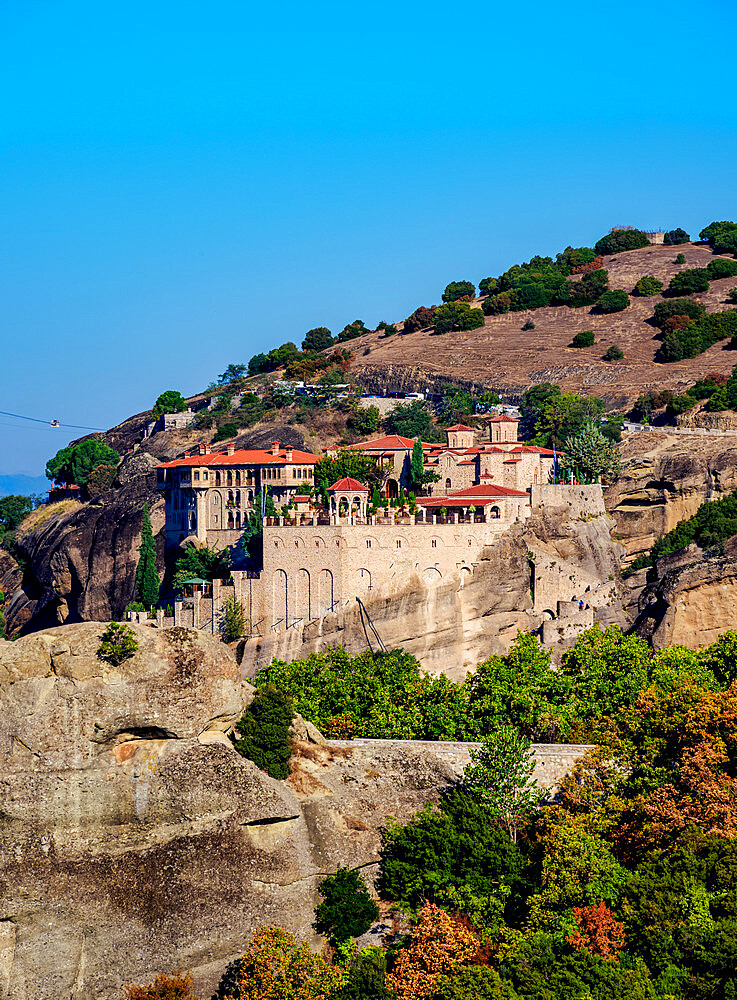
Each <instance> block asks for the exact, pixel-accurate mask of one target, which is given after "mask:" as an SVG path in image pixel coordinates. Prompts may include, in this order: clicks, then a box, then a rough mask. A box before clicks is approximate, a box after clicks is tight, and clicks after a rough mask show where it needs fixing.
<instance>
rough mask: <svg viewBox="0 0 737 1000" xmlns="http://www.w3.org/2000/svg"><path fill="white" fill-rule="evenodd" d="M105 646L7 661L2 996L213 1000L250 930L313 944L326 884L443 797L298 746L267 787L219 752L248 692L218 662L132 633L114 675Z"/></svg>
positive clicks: (438, 776)
mask: <svg viewBox="0 0 737 1000" xmlns="http://www.w3.org/2000/svg"><path fill="white" fill-rule="evenodd" d="M100 633H101V626H100V625H96V624H93V623H87V624H81V625H71V626H66V627H63V628H56V629H51V630H49V631H47V632H40V633H36V634H34V635H32V636H28V637H26V638H24V639H20V640H18V641H16V642H13V643H3V642H0V718H1V719H2V722H1V723H0V725H1V726H2V739H0V753H1V755H2V757H1V763H0V775H1V776H0V787H1V790H2V794H1V800H2V814H0V872H1V873H2V874H1V875H0V995H2V996H8V997H13V998H14V1000H58V998H59V997H70V998H79V1000H82V998H84V1000H90V998H104V1000H108V998H110V1000H112V998H113V997H116V998H117V997H118V996H119V993H120V986H121V983H122V982H123V981H125V980H127V979H132V980H140V979H145V978H146V977H147V976H151V975H152V974H153V973H155V972H156V971H163V970H168V969H173V968H192V969H193V970H194V971H195V973H196V976H197V979H198V982H199V983H200V985H201V986H202V989H203V995H205V992H206V991H207V990H209V989H211V988H212V987H213V985H214V982H215V981H216V980H217V978H218V975H219V974H220V972H222V969H223V967H224V966H225V965H226V964H227V962H228V961H229V960H230V959H232V958H233V957H234V956H235V955H237V954H238V953H239V952H242V950H243V947H244V944H245V942H246V941H247V940H248V938H249V936H250V935H251V933H252V932H253V931H254V929H255V928H256V927H258V926H260V925H262V924H267V923H271V922H279V923H281V924H283V925H285V926H287V927H289V928H291V929H292V930H294V931H295V932H296V933H297V934H298V935H299V936H300V937H302V938H305V937H307V938H310V937H312V931H311V921H312V920H313V919H314V916H313V908H314V906H315V904H316V902H317V895H316V884H317V882H318V881H319V877H320V875H321V874H324V873H326V872H331V871H334V870H335V869H336V867H337V866H338V865H339V864H341V863H343V864H349V863H350V864H351V865H355V864H361V863H370V862H372V861H374V860H375V859H376V851H377V846H378V834H377V829H378V827H379V825H380V824H381V823H383V822H384V819H385V817H386V816H387V815H390V814H394V815H396V816H399V817H406V816H408V815H409V814H410V813H411V812H413V811H414V810H415V809H417V808H420V807H421V806H422V805H423V804H424V803H425V802H426V801H428V800H431V799H432V798H434V797H435V796H436V795H437V793H438V791H439V790H440V789H441V788H442V787H443V786H444V785H447V784H448V783H449V782H450V781H452V780H453V772H452V769H451V768H450V767H449V766H448V765H447V764H444V763H442V762H441V761H439V760H438V759H436V758H434V757H433V756H432V755H431V754H427V753H422V752H421V751H418V750H414V751H413V750H406V751H403V750H401V748H400V749H399V750H398V749H396V748H392V747H389V748H386V749H385V750H383V751H379V752H378V753H377V754H375V755H374V756H373V757H372V758H371V762H370V765H369V763H368V762H367V760H366V759H365V758H362V757H361V755H360V754H359V755H358V757H357V758H356V759H355V760H354V758H353V754H352V751H351V750H349V749H346V750H338V749H336V750H331V749H330V748H329V747H325V746H321V745H319V744H313V743H309V742H303V743H300V744H299V746H300V747H301V750H298V757H297V759H296V765H295V767H294V772H293V774H292V776H291V777H290V780H289V782H286V783H285V782H278V781H274V780H273V779H271V778H269V777H268V776H267V775H265V774H263V773H262V772H261V771H259V770H258V769H257V768H256V767H255V765H253V764H251V763H250V762H249V761H246V760H243V759H242V758H240V757H239V756H238V755H237V754H236V753H235V751H234V750H233V748H232V746H231V745H230V743H229V741H228V740H227V739H225V737H224V736H223V731H224V730H227V729H228V727H229V726H230V725H231V724H232V723H233V722H234V721H235V720H236V719H237V718H238V717H239V716H240V714H241V712H242V710H243V707H244V705H245V704H246V703H247V702H248V700H250V697H251V690H252V689H251V688H250V687H249V685H247V684H246V683H245V682H243V681H241V680H240V678H239V670H238V667H237V664H236V663H235V660H234V658H233V656H232V654H231V653H230V652H229V650H228V649H227V647H226V646H224V645H223V644H221V643H220V642H218V641H216V640H215V639H213V638H212V637H210V638H208V637H206V636H203V635H201V634H199V633H194V632H188V631H185V630H171V631H166V632H158V631H157V630H154V629H151V628H148V627H145V626H141V627H137V628H136V634H137V637H138V641H139V644H140V645H139V649H138V651H137V652H136V653H135V655H134V656H133V657H132V658H131V659H129V660H126V661H125V662H124V663H123V664H122V665H121V666H120V667H119V668H113V667H111V666H109V665H107V664H105V663H102V662H100V661H99V660H98V659H97V657H96V650H97V647H98V644H99V636H100ZM309 729H311V727H307V726H306V725H304V724H302V725H301V727H300V735H302V736H303V737H309V735H310V732H309ZM312 734H313V737H314V734H315V730H312ZM208 995H209V994H208Z"/></svg>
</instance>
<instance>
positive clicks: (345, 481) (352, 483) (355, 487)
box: [328, 476, 369, 493]
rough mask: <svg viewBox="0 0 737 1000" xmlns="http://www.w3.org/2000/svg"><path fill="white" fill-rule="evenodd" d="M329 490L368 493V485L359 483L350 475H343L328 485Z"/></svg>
mask: <svg viewBox="0 0 737 1000" xmlns="http://www.w3.org/2000/svg"><path fill="white" fill-rule="evenodd" d="M328 489H329V490H341V491H344V490H345V491H349V492H351V493H368V491H369V488H368V486H364V485H363V483H359V481H358V480H357V479H351V477H350V476H343V478H342V479H337V480H336V481H335V482H334V483H333V485H332V486H328Z"/></svg>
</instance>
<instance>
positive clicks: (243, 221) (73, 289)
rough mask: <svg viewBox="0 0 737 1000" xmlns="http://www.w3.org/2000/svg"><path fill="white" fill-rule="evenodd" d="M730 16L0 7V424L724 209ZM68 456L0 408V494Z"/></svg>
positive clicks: (626, 9) (148, 396) (107, 411)
mask: <svg viewBox="0 0 737 1000" xmlns="http://www.w3.org/2000/svg"><path fill="white" fill-rule="evenodd" d="M736 27H737V12H736V11H735V7H734V5H733V4H730V3H727V2H709V0H706V2H702V3H701V4H699V5H698V7H697V6H696V5H694V4H693V3H688V4H687V3H682V2H677V0H676V2H669V3H659V2H658V3H653V2H648V0H642V2H640V3H628V2H625V3H620V4H596V3H590V2H589V3H586V4H579V3H572V4H567V5H564V6H560V5H551V4H543V3H537V2H534V0H533V2H528V3H527V4H525V5H517V6H514V5H503V6H502V5H493V4H488V3H487V4H483V5H482V4H470V3H460V4H455V5H443V6H438V5H432V4H423V5H419V4H415V3H405V4H402V5H400V4H397V3H393V4H388V3H381V2H378V3H374V4H373V5H371V7H370V8H369V7H367V6H366V5H360V6H359V5H346V4H340V5H339V4H332V3H331V4H328V3H323V4H321V3H317V4H314V5H304V4H300V5H295V4H291V3H283V4H281V5H280V6H278V7H274V6H272V7H270V8H269V9H268V10H267V9H266V7H265V6H263V7H262V8H261V9H260V10H255V9H254V8H253V6H252V5H249V4H244V3H242V2H241V3H224V2H220V3H218V2H215V3H211V4H209V5H205V4H201V3H198V4H194V3H187V2H178V3H170V2H168V0H159V2H157V3H155V4H151V3H150V2H149V3H148V4H143V3H139V2H136V0H131V2H128V3H126V4H118V5H110V4H100V3H99V2H95V3H82V2H76V0H65V2H43V0H23V2H20V0H3V2H2V3H0V92H1V93H2V95H3V98H2V101H1V102H0V154H1V155H0V227H2V239H0V256H1V258H2V259H1V260H0V324H2V337H1V339H0V344H1V345H2V371H3V375H4V377H3V379H2V393H1V394H0V409H2V410H6V411H11V412H14V413H21V414H28V415H32V416H39V417H42V418H47V417H48V418H52V417H54V418H58V419H60V420H62V421H65V422H67V423H70V424H83V425H90V426H94V427H107V426H110V425H112V424H114V423H117V422H118V421H120V420H121V419H123V418H124V417H126V416H128V415H129V414H131V413H135V412H138V411H140V410H142V409H145V408H147V407H148V406H150V405H151V404H152V402H153V400H154V399H155V397H156V396H157V395H158V393H159V392H161V391H162V390H164V389H167V388H177V389H180V390H181V391H182V392H184V393H185V394H187V393H192V392H195V391H197V390H198V389H200V388H202V387H203V386H204V385H206V384H207V383H208V382H209V381H210V380H211V379H212V378H213V377H214V376H216V375H217V374H218V373H219V372H220V371H222V370H223V369H224V368H225V366H226V365H227V364H228V363H229V362H239V361H244V360H247V359H248V358H249V357H250V356H251V355H252V354H254V353H256V352H257V351H259V350H263V349H268V348H269V347H272V346H274V345H276V344H278V343H282V342H283V341H285V340H295V341H297V342H299V341H300V340H301V338H302V336H303V334H304V332H305V331H306V330H307V329H309V328H310V327H313V326H322V325H326V326H329V327H330V328H331V329H332V330H333V331H337V330H339V329H341V328H342V327H343V326H344V325H345V324H346V323H347V322H349V321H351V320H353V319H356V318H361V319H363V320H364V321H366V323H367V324H369V325H372V326H373V325H374V324H375V323H376V322H378V321H379V320H381V319H385V320H387V321H388V320H392V319H400V318H402V317H403V316H405V315H407V314H408V313H409V312H410V311H411V310H412V309H413V308H414V307H415V306H417V305H418V304H420V303H428V302H431V301H432V302H434V301H438V300H439V297H440V294H441V292H442V289H443V287H444V286H445V284H446V283H447V282H448V281H450V280H456V279H465V278H470V279H471V280H474V281H478V280H479V279H480V278H481V277H483V276H485V275H487V274H496V273H499V272H500V271H502V270H504V269H505V268H506V267H507V266H509V265H510V264H512V263H514V262H516V261H518V260H521V259H526V258H528V257H529V256H530V255H531V254H533V253H543V254H545V253H553V252H555V251H557V250H559V249H562V248H563V247H564V246H566V245H567V244H569V243H571V244H573V245H580V244H591V243H592V242H593V241H595V240H596V239H597V238H598V237H599V236H601V235H602V234H603V233H604V232H605V231H606V230H608V229H609V228H610V227H611V226H612V225H616V224H632V225H640V226H645V227H649V226H653V227H655V226H661V225H662V226H667V227H669V228H672V227H675V226H683V227H684V228H685V229H687V230H688V231H689V232H692V233H694V232H698V230H699V229H700V228H701V227H702V226H703V225H705V224H706V223H707V222H709V221H711V220H712V219H714V218H737V205H736V204H735V201H736V196H737V180H736V177H735V169H734V164H735V161H736V159H737V157H736V156H735V154H736V153H737V129H736V128H735V125H736V124H737V122H736V119H737V103H735V101H734V98H733V95H732V89H733V88H732V86H731V83H730V81H729V79H728V78H727V77H725V76H724V74H723V72H722V71H723V70H724V69H725V68H727V67H730V66H731V65H732V58H733V51H734V38H735V28H736ZM71 436H73V435H72V434H71V433H70V432H65V431H64V430H62V431H53V430H51V429H50V428H47V427H45V426H43V425H40V424H39V425H35V426H34V425H31V424H22V423H21V422H19V421H16V420H13V419H11V418H8V417H4V416H0V473H15V472H28V473H33V474H38V473H39V472H42V471H43V466H44V464H45V461H46V459H47V458H48V457H50V455H52V454H53V453H54V452H55V451H56V449H57V448H59V447H61V446H63V445H64V444H66V443H67V441H68V440H69V438H70V437H71Z"/></svg>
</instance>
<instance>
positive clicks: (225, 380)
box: [218, 365, 248, 385]
mask: <svg viewBox="0 0 737 1000" xmlns="http://www.w3.org/2000/svg"><path fill="white" fill-rule="evenodd" d="M247 374H248V365H228V367H227V368H226V369H225V371H224V372H222V374H220V375H218V385H230V384H231V383H233V382H240V381H241V380H242V379H244V378H245V377H246V375H247Z"/></svg>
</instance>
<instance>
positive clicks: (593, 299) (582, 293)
mask: <svg viewBox="0 0 737 1000" xmlns="http://www.w3.org/2000/svg"><path fill="white" fill-rule="evenodd" d="M608 284H609V272H608V271H605V270H604V269H599V270H598V271H589V272H587V273H586V274H584V276H583V277H582V278H581V280H580V281H569V282H567V283H566V285H565V288H563V289H561V290H560V291H559V292H558V295H557V297H556V302H560V303H561V304H562V305H567V306H570V307H571V309H579V308H581V307H582V306H593V305H596V303H597V302H598V301H599V299H600V298H601V296H602V295H603V293H604V292H605V291H606V289H607V286H608Z"/></svg>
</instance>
